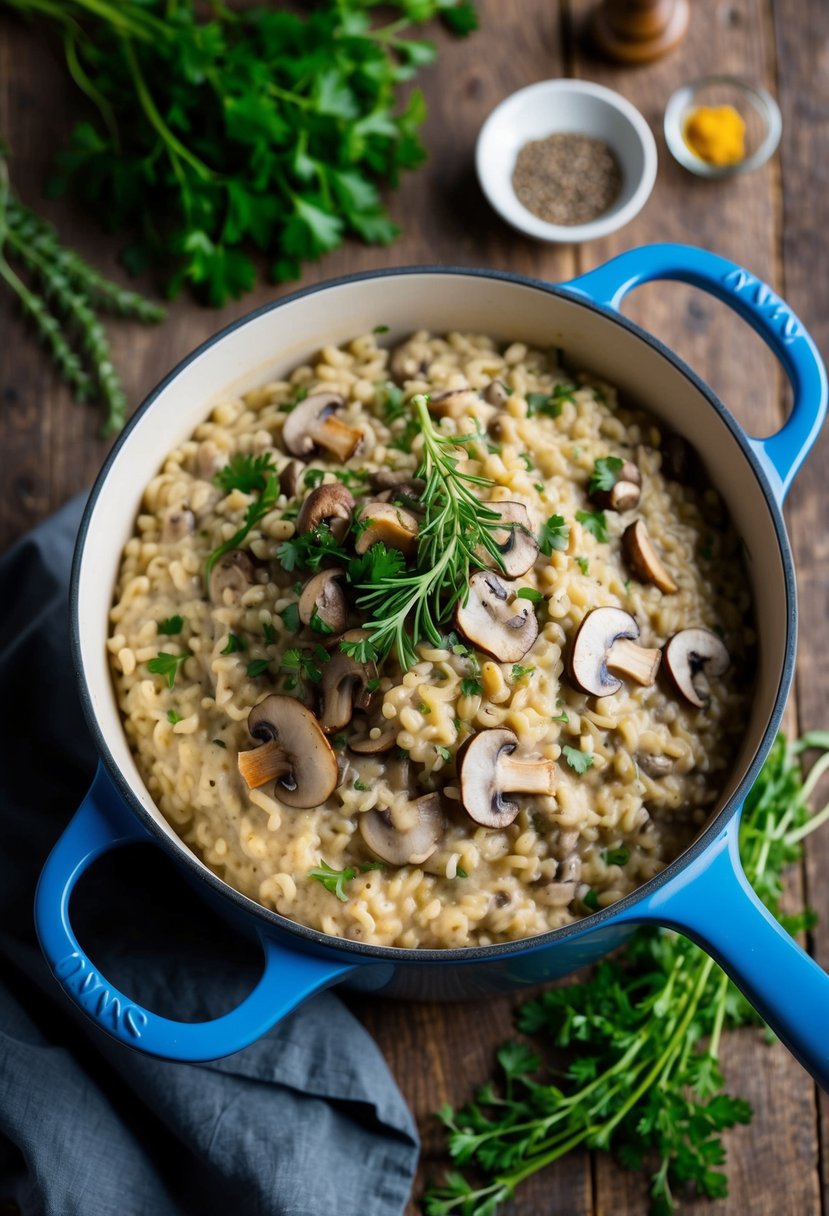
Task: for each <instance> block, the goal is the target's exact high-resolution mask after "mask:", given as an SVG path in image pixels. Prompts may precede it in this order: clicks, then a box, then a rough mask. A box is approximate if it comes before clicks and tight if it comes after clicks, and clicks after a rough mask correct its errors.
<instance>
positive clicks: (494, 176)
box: [475, 80, 656, 244]
mask: <svg viewBox="0 0 829 1216" xmlns="http://www.w3.org/2000/svg"><path fill="white" fill-rule="evenodd" d="M556 132H567V133H577V134H579V135H591V136H593V137H595V138H596V139H602V140H604V141H605V143H606V144H608V145H609V146H610V147H611V148H612V149H613V151H614V153H615V154H616V159H617V160H618V161H619V164H620V166H621V169H622V174H623V181H622V189H621V191H620V193H619V197H618V198H617V199H616V201H615V203H614V204H613V205H612V207H610V208H609V209H608V210H607V211H605V212H603V213H602V215H600V216H599V217H598V218H597V219H595V220H591V221H590V223H588V224H566V225H565V224H549V223H547V222H546V220H542V219H540V218H539V217H538V216H537V215H533V213H532V212H531V211H528V210H527V208H526V207H525V206H524V205H523V203H520V202H519V201H518V198H517V197H516V194H515V191H514V190H513V188H512V174H513V170H514V168H515V159H516V157H517V155H518V153H519V151H520V149H521V148H522V147H523V146H524V144H525V143H527V141H528V140H531V139H545V138H546V136H548V135H552V134H554V133H556ZM475 165H476V168H477V171H478V180H479V181H480V183H481V189H482V190H483V192H484V194H485V195H486V197H487V198H488V200H489V202H490V203H491V204H492V206H493V207H494V208H495V210H496V211H498V212H499V213H500V214H501V215H502V216H503V218H504V219H505V220H506V221H507V223H509V224H512V226H513V227H514V228H517V229H519V231H521V232H524V233H526V234H527V236H532V237H535V238H536V239H537V240H540V241H550V242H553V243H557V244H573V243H574V242H576V241H592V240H595V239H596V238H597V237H600V236H606V235H607V234H608V233H609V232H615V231H616V229H617V228H621V227H622V225H623V224H626V223H628V221H629V220H631V219H633V217H634V215H636V214H637V212H639V211H641V209H642V207H644V205H645V203H646V202H647V199H648V195H649V194H650V192H651V190H652V189H653V183H654V181H655V179H656V143H655V141H654V138H653V135H652V134H651V129H650V127H649V126H648V124H647V123H646V122H645V120H644V118H643V117H642V115H641V114H640V113H639V111H638V110H637V109H636V107H635V106H632V105H631V104H630V102H629V101H626V100H625V98H624V97H622V96H620V94H619V93H614V92H613V90H612V89H606V88H605V87H604V86H603V85H600V84H591V83H590V81H587V80H542V81H541V82H540V83H539V84H531V85H529V86H528V87H527V88H526V89H519V91H518V92H517V93H512V94H511V95H510V96H509V97H507V98H506V100H505V101H502V102H501V104H500V105H498V106H496V108H495V109H494V110H493V111H492V113H491V114H490V115H489V117H488V118H487V120H486V122H485V123H484V125H483V126H482V127H481V130H480V134H479V135H478V143H477V147H476V149H475Z"/></svg>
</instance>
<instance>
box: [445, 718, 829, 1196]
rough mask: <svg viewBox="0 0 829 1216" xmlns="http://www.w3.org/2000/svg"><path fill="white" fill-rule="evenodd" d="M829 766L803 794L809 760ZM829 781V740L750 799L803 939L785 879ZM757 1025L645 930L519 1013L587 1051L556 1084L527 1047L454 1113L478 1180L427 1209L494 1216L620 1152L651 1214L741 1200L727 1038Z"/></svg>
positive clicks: (695, 966) (748, 833) (754, 870)
mask: <svg viewBox="0 0 829 1216" xmlns="http://www.w3.org/2000/svg"><path fill="white" fill-rule="evenodd" d="M808 748H819V749H821V751H823V753H824V754H823V756H822V757H821V758H820V759H819V760H818V761H817V763H816V764H815V765H814V767H813V769H812V772H811V773H810V775H809V778H808V780H807V781H806V782H805V783H804V782H803V779H802V774H801V770H800V762H799V757H800V754H801V753H802V752H803V751H805V750H806V749H808ZM827 768H829V733H827V732H814V733H812V734H809V735H805V736H804V737H803V738H802V739H800V740H799V741H798V742H796V743H788V742H787V741H786V740H785V739H784V738H783V737H782V736H780V737H778V739H777V741H776V742H775V745H774V747H773V748H772V751H771V753H770V754H769V757H768V759H767V760H766V763H765V765H764V766H763V769H762V771H761V773H760V775H759V777H758V778H757V781H756V783H755V785H754V787H753V789H752V791H751V793H750V794H749V796H748V798H747V799H746V803H745V808H744V811H743V818H742V824H741V830H740V852H741V856H742V860H743V865H744V867H745V871H746V874H747V875H748V877H749V879H750V880H751V882H752V884H753V886H754V888H755V890H756V891H757V893H758V894H759V895H760V897H761V898H762V900H763V902H764V903H765V904H766V906H767V907H768V908H769V909H770V910H771V911H772V912H773V913H774V915H775V916H777V917H778V919H779V920H781V921H782V923H783V924H784V925H785V926H786V928H787V929H788V930H789V931H790V932H792V933H795V932H798V931H800V930H802V929H804V928H808V927H809V925H810V924H811V923H812V917H811V914H810V913H809V912H805V913H802V914H801V915H799V916H794V917H791V916H790V917H785V916H783V915H782V914H781V912H780V896H781V892H782V873H783V870H784V868H785V867H786V866H787V865H788V864H790V863H791V862H793V861H796V860H797V859H798V857H799V856H800V841H801V840H802V838H803V837H804V836H805V835H807V834H808V833H809V832H810V831H813V830H814V829H815V828H816V827H818V826H820V824H821V823H823V822H825V821H826V820H829V806H826V807H824V808H823V810H821V811H820V812H818V813H817V814H810V812H809V808H808V805H807V804H808V799H809V797H810V796H811V793H812V791H813V789H814V787H815V785H816V784H817V781H818V780H819V779H820V776H821V775H822V774H823V773H824V772H825V771H826V769H827ZM756 1021H758V1018H757V1015H756V1014H755V1013H754V1011H753V1010H752V1009H751V1007H750V1006H749V1004H748V1002H747V1001H746V1000H745V998H744V997H743V996H742V995H741V993H740V992H739V991H738V990H737V989H736V988H735V987H734V986H733V984H732V983H731V982H730V980H729V979H728V977H727V976H726V975H725V973H724V972H723V971H721V970H720V969H719V967H718V966H717V964H716V963H715V962H714V960H713V959H711V958H709V957H708V956H707V955H706V954H705V953H704V952H703V951H702V950H700V949H699V947H697V946H695V945H694V944H693V943H692V942H690V941H689V940H688V939H687V938H685V937H681V936H679V935H677V934H675V933H668V932H665V931H662V930H652V929H648V930H640V931H638V932H637V934H636V935H635V937H634V939H633V940H632V942H631V944H630V945H629V946H628V947H627V948H626V950H625V952H624V954H623V955H622V956H621V957H619V958H616V959H611V960H606V961H604V962H601V963H599V965H598V966H597V967H596V968H595V971H594V973H593V976H592V978H591V979H590V980H588V981H587V982H586V983H582V984H571V985H569V986H568V987H564V988H553V989H550V990H548V991H547V992H545V993H544V994H543V995H542V996H541V997H540V998H539V999H538V1000H533V1001H528V1002H525V1003H524V1004H523V1005H522V1006H520V1007H519V1010H518V1015H517V1024H518V1028H519V1029H520V1030H522V1031H523V1032H525V1033H526V1034H531V1035H543V1036H545V1037H546V1038H547V1039H548V1041H549V1042H551V1043H552V1044H553V1045H554V1046H555V1047H557V1048H571V1049H572V1048H575V1053H574V1054H573V1057H572V1060H571V1063H570V1065H569V1068H568V1069H567V1071H566V1073H565V1074H564V1076H558V1077H556V1078H555V1079H554V1080H550V1079H549V1078H548V1076H544V1075H543V1069H542V1061H541V1059H540V1058H539V1056H538V1055H536V1054H535V1052H533V1051H532V1050H531V1049H530V1048H529V1047H528V1046H527V1045H526V1044H525V1043H521V1042H516V1041H511V1042H508V1043H506V1044H504V1046H503V1047H502V1048H501V1049H500V1051H499V1052H498V1063H499V1066H500V1071H501V1083H500V1085H499V1086H497V1087H496V1086H495V1085H493V1084H492V1083H489V1084H487V1085H485V1086H483V1088H481V1089H480V1090H479V1091H478V1093H477V1095H476V1097H475V1099H474V1100H473V1101H472V1102H470V1103H468V1104H467V1105H466V1106H465V1107H463V1109H462V1110H459V1111H457V1112H456V1111H454V1110H452V1108H451V1107H449V1106H445V1107H444V1108H443V1109H442V1110H441V1111H440V1112H439V1117H440V1119H441V1120H442V1122H443V1124H444V1126H445V1127H446V1128H447V1130H448V1132H449V1152H450V1154H451V1156H452V1158H453V1159H454V1161H456V1162H457V1163H458V1165H461V1166H473V1167H474V1168H475V1170H476V1173H477V1174H478V1175H479V1177H480V1181H479V1182H478V1183H477V1184H474V1183H473V1182H471V1181H470V1180H469V1179H468V1178H467V1177H466V1176H465V1174H464V1173H462V1172H461V1171H459V1170H454V1171H451V1172H449V1173H447V1174H446V1176H445V1178H444V1180H443V1183H442V1185H440V1186H433V1187H431V1188H430V1189H429V1191H428V1192H427V1194H426V1196H425V1199H424V1210H425V1212H426V1213H427V1216H450V1214H457V1216H494V1214H495V1213H496V1212H498V1211H500V1210H501V1205H502V1204H504V1203H506V1202H507V1201H508V1200H509V1199H511V1198H512V1196H513V1194H514V1193H515V1190H516V1188H517V1187H518V1186H519V1185H520V1183H521V1182H522V1181H523V1179H525V1178H527V1177H529V1176H530V1175H531V1174H534V1173H536V1172H537V1171H538V1170H541V1169H544V1168H545V1167H546V1166H548V1165H551V1164H552V1163H553V1162H554V1161H557V1160H558V1159H559V1158H560V1157H563V1156H565V1154H567V1153H569V1152H571V1151H572V1150H573V1149H575V1148H578V1147H587V1148H604V1149H610V1150H612V1151H613V1152H614V1153H615V1154H616V1156H617V1158H618V1160H619V1161H620V1162H621V1163H622V1164H623V1165H625V1166H627V1167H628V1168H631V1169H640V1168H642V1167H643V1165H644V1164H645V1163H648V1164H649V1165H653V1164H654V1163H655V1170H654V1172H653V1173H652V1176H651V1197H652V1212H653V1213H654V1214H655V1216H668V1214H669V1213H671V1212H673V1211H675V1210H676V1206H677V1199H676V1194H675V1192H676V1191H677V1189H678V1188H680V1187H682V1186H685V1185H687V1184H689V1183H690V1184H693V1186H694V1187H695V1188H696V1190H697V1192H698V1193H700V1194H702V1195H707V1196H709V1197H712V1198H717V1197H721V1196H724V1195H725V1194H726V1193H727V1185H726V1178H725V1175H724V1174H723V1173H722V1172H721V1171H720V1170H719V1168H718V1167H719V1166H721V1165H722V1164H723V1162H724V1160H725V1150H724V1147H723V1144H722V1140H721V1137H720V1133H721V1132H722V1131H724V1130H725V1129H726V1128H729V1127H733V1126H734V1125H735V1124H738V1123H748V1122H749V1121H750V1119H751V1108H750V1107H749V1105H748V1103H747V1102H746V1101H744V1100H743V1099H742V1098H738V1097H732V1096H730V1095H728V1094H726V1093H724V1092H723V1085H724V1081H723V1076H722V1073H721V1071H720V1066H719V1056H720V1049H721V1046H722V1033H723V1030H724V1029H725V1028H726V1027H735V1026H740V1025H744V1024H747V1023H751V1022H756Z"/></svg>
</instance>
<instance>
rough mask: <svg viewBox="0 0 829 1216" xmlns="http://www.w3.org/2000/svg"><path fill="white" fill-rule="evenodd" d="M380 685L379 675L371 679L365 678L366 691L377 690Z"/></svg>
mask: <svg viewBox="0 0 829 1216" xmlns="http://www.w3.org/2000/svg"><path fill="white" fill-rule="evenodd" d="M379 687H380V677H379V676H375V677H374V679H373V680H366V692H377V689H378V688H379Z"/></svg>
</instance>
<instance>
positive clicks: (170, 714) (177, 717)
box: [167, 709, 182, 726]
mask: <svg viewBox="0 0 829 1216" xmlns="http://www.w3.org/2000/svg"><path fill="white" fill-rule="evenodd" d="M181 720H182V718H181V714H177V713H176V711H175V710H174V709H168V710H167V721H168V722H169V723H170V725H171V726H175V724H176V723H177V722H181Z"/></svg>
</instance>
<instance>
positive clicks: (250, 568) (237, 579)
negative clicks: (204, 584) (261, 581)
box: [210, 549, 256, 604]
mask: <svg viewBox="0 0 829 1216" xmlns="http://www.w3.org/2000/svg"><path fill="white" fill-rule="evenodd" d="M255 581H256V579H255V574H254V565H253V561H252V560H251V556H250V554H249V553H246V552H245V551H244V549H231V550H230V552H229V553H225V554H224V555H223V556H222V557H220V558H219V560H218V561H217V562H216V564H215V565H214V567H213V569H212V570H211V571H210V600H211V602H212V603H214V604H223V603H224V599H225V592H226V591H229V592H230V593H231V595H233V596H234V597H235V596H239V595H244V593H245V592H246V591H247V590H248V589H249V588H250V587H252V586H253V584H254V582H255Z"/></svg>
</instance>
